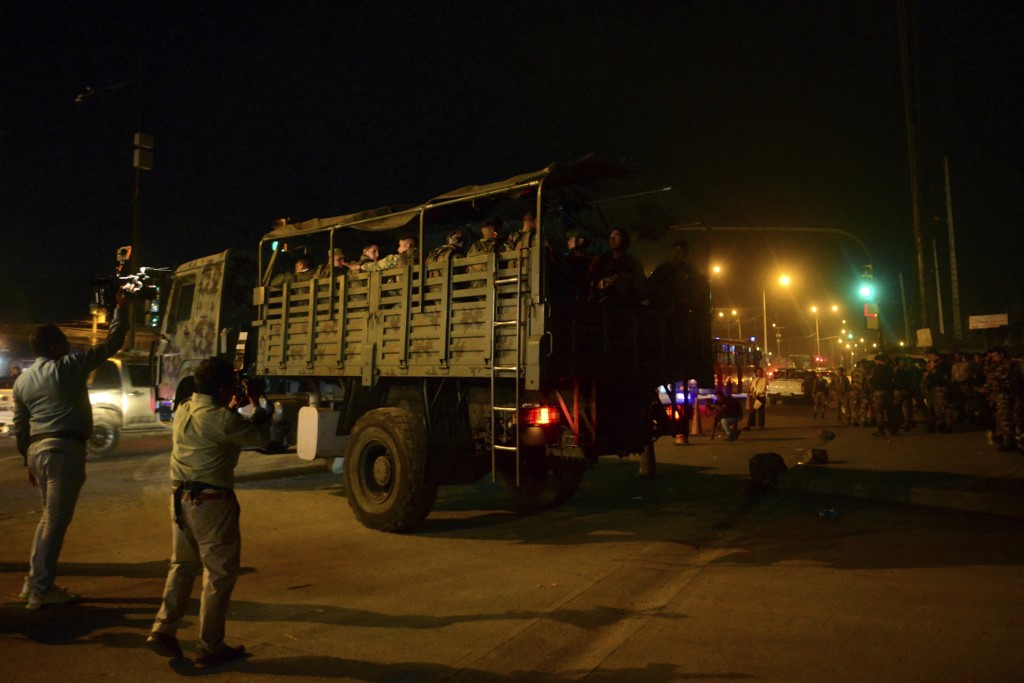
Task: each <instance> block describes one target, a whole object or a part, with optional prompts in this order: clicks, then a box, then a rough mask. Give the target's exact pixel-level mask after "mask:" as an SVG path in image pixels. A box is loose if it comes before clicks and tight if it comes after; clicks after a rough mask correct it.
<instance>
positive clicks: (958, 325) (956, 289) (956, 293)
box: [942, 157, 964, 340]
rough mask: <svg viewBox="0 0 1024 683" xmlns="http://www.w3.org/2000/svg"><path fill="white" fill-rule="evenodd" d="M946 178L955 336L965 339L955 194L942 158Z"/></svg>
mask: <svg viewBox="0 0 1024 683" xmlns="http://www.w3.org/2000/svg"><path fill="white" fill-rule="evenodd" d="M942 168H943V171H944V173H945V176H946V227H947V228H948V229H949V283H950V287H951V288H952V295H953V336H955V337H956V338H957V339H958V340H959V339H963V336H964V328H963V321H962V320H961V318H960V278H959V277H957V272H956V241H955V240H954V239H953V194H952V192H951V191H950V189H949V158H948V157H942Z"/></svg>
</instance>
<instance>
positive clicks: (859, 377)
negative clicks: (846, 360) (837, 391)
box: [848, 363, 864, 427]
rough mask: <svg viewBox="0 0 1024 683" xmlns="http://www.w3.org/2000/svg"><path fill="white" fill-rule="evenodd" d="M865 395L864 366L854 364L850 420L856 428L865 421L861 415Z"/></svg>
mask: <svg viewBox="0 0 1024 683" xmlns="http://www.w3.org/2000/svg"><path fill="white" fill-rule="evenodd" d="M863 395H864V366H863V365H862V364H861V363H854V365H853V372H851V373H850V398H849V401H850V402H849V413H848V416H849V419H850V423H851V424H852V425H853V426H854V427H859V426H860V425H861V423H862V422H863V420H864V416H863V415H862V414H861V397H862V396H863Z"/></svg>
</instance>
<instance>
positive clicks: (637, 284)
mask: <svg viewBox="0 0 1024 683" xmlns="http://www.w3.org/2000/svg"><path fill="white" fill-rule="evenodd" d="M608 247H609V249H610V251H609V252H608V253H607V254H601V255H600V256H596V257H594V260H593V261H592V262H591V264H590V272H589V274H588V278H589V281H590V296H591V298H592V299H593V300H594V301H599V302H602V303H619V304H633V303H639V302H640V299H641V297H642V295H643V291H644V286H645V282H646V280H647V278H646V276H645V275H644V268H643V266H642V265H641V264H640V259H638V258H637V257H636V256H633V255H632V254H630V253H628V249H629V234H628V233H627V232H626V231H625V230H621V229H618V228H616V229H615V230H612V231H611V232H610V233H609V234H608Z"/></svg>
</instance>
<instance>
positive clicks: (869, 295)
mask: <svg viewBox="0 0 1024 683" xmlns="http://www.w3.org/2000/svg"><path fill="white" fill-rule="evenodd" d="M858 292H859V293H860V298H861V299H873V298H874V296H875V289H874V288H873V287H872V286H871V285H861V286H860V289H859V290H858Z"/></svg>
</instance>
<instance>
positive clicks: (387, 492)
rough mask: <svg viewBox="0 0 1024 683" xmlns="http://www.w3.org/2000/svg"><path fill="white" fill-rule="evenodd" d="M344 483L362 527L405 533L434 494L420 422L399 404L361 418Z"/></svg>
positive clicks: (424, 513)
mask: <svg viewBox="0 0 1024 683" xmlns="http://www.w3.org/2000/svg"><path fill="white" fill-rule="evenodd" d="M345 485H346V488H347V489H348V504H349V506H350V507H351V508H352V511H353V512H354V513H355V515H356V519H358V520H359V521H360V522H362V523H363V525H364V526H367V527H369V528H371V529H377V530H379V531H407V530H409V529H411V528H413V527H414V526H416V525H417V524H419V523H420V522H422V521H423V519H424V518H425V517H426V516H427V515H428V514H429V513H430V508H431V507H433V505H434V499H435V498H436V497H437V483H436V482H435V481H434V480H433V477H432V476H430V473H429V472H428V470H427V434H426V430H425V429H424V427H423V422H422V421H421V420H420V419H419V418H418V417H417V416H415V415H413V414H412V413H410V412H409V411H406V410H402V409H401V408H377V409H376V410H371V411H370V412H368V413H366V414H365V415H363V416H362V417H360V418H359V420H357V421H356V424H355V426H354V427H353V429H352V435H351V437H350V438H349V441H348V447H347V448H346V451H345Z"/></svg>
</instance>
